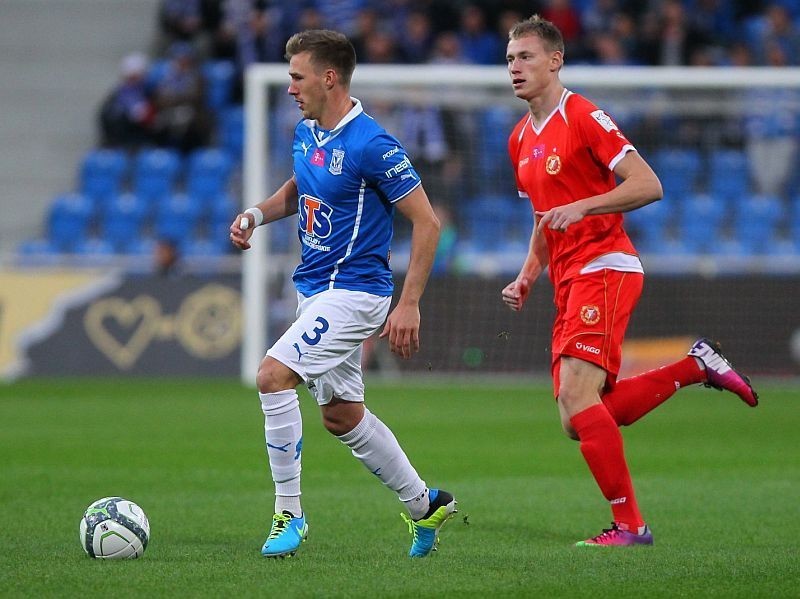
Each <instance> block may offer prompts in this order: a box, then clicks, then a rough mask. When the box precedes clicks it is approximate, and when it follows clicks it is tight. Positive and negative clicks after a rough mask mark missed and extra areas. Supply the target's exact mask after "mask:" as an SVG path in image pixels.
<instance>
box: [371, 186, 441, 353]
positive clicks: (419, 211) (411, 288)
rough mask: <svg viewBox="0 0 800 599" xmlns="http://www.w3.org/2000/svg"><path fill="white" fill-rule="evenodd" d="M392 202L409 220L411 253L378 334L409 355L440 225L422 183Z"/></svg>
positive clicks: (416, 340)
mask: <svg viewBox="0 0 800 599" xmlns="http://www.w3.org/2000/svg"><path fill="white" fill-rule="evenodd" d="M396 206H397V209H398V210H399V211H400V212H401V213H402V214H403V216H405V217H406V218H407V219H408V220H410V221H411V225H412V231H411V257H410V258H409V262H408V271H407V272H406V278H405V282H404V283H403V290H402V291H401V293H400V299H399V300H398V302H397V306H395V308H394V310H392V313H391V314H389V318H387V319H386V326H385V327H384V328H383V332H382V333H381V337H388V338H389V348H390V349H391V350H392V352H394V353H396V354H399V355H401V356H402V357H404V358H410V357H411V354H412V353H413V352H416V351H419V325H420V315H419V302H420V299H421V298H422V292H423V291H424V290H425V285H426V284H427V282H428V276H429V275H430V272H431V268H432V267H433V259H434V257H435V256H436V246H437V245H438V243H439V228H440V225H439V219H438V218H436V214H434V212H433V208H432V207H431V204H430V202H429V201H428V195H427V194H426V193H425V190H424V189H423V188H422V185H418V186H417V187H416V188H415V189H414V190H413V191H411V192H410V193H409V194H408V195H407V196H406V197H405V198H403V199H402V200H400V201H399V202H397V204H396Z"/></svg>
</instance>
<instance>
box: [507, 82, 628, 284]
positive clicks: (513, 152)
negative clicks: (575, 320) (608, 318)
mask: <svg viewBox="0 0 800 599" xmlns="http://www.w3.org/2000/svg"><path fill="white" fill-rule="evenodd" d="M635 149H636V148H634V147H633V145H632V144H631V143H630V142H629V141H628V140H627V139H626V138H625V136H624V135H623V134H622V132H621V131H620V130H619V128H618V127H617V126H616V124H614V121H612V120H611V118H610V117H609V116H608V115H607V114H606V113H605V112H603V111H602V110H600V109H598V108H597V106H595V105H594V104H592V103H591V102H590V101H589V100H587V99H586V98H584V97H582V96H580V95H578V94H575V93H573V92H571V91H569V90H566V89H565V90H564V93H563V94H562V95H561V100H560V101H559V103H558V106H557V107H556V109H555V110H554V111H553V113H552V114H551V115H550V116H549V117H548V118H547V120H546V121H545V122H544V124H543V125H542V127H541V130H539V131H537V130H536V129H535V128H534V126H533V121H532V119H531V115H530V114H528V115H526V116H525V117H524V118H522V119H521V120H520V121H519V123H517V125H516V126H515V127H514V130H513V131H512V132H511V136H510V137H509V139H508V153H509V155H510V157H511V162H512V165H513V167H514V173H515V175H516V179H517V189H518V190H519V193H520V196H522V197H528V198H529V199H530V201H531V203H532V204H533V206H534V209H535V210H538V211H541V212H544V211H546V210H549V209H551V208H554V207H556V206H563V205H565V204H569V203H571V202H575V201H577V200H582V199H584V198H588V197H591V196H595V195H599V194H602V193H606V192H608V191H610V190H611V189H613V188H614V187H615V186H616V180H615V178H614V172H613V169H614V167H615V166H616V165H617V163H618V162H619V161H620V160H622V158H623V157H624V156H625V154H627V153H628V152H629V151H632V150H635ZM544 233H545V238H546V239H547V247H548V251H549V254H550V265H549V266H550V279H551V280H552V281H553V283H554V284H557V283H559V282H564V281H567V280H569V279H572V278H573V277H574V276H575V275H577V274H579V273H580V272H581V270H582V269H583V268H584V267H586V266H587V265H588V264H589V263H591V262H592V261H593V260H596V259H597V258H600V257H601V256H608V255H609V254H611V255H612V256H609V258H611V265H610V266H609V265H608V264H607V265H606V266H607V267H608V268H614V266H613V263H614V261H615V260H614V257H613V255H614V254H619V253H621V254H628V258H629V260H628V261H627V262H628V264H630V259H632V261H633V263H634V264H638V258H637V257H636V250H635V249H634V247H633V244H632V243H631V240H630V239H629V238H628V235H627V234H626V233H625V231H624V230H623V228H622V214H619V213H613V214H593V215H589V216H586V217H584V218H583V220H581V221H580V222H578V223H575V224H572V225H570V226H569V227H568V228H567V230H566V232H563V233H562V232H559V231H553V230H551V229H545V230H544ZM623 262H626V261H625V260H623ZM619 270H635V271H638V272H641V265H639V268H633V269H630V268H626V267H623V268H620V269H619Z"/></svg>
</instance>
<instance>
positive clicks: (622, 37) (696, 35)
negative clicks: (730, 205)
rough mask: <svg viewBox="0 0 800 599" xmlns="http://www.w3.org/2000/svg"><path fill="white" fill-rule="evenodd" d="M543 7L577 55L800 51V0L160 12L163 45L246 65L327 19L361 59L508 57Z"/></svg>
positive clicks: (316, 3) (527, 1)
mask: <svg viewBox="0 0 800 599" xmlns="http://www.w3.org/2000/svg"><path fill="white" fill-rule="evenodd" d="M533 13H539V14H541V15H542V16H543V17H545V18H547V19H549V20H551V21H553V22H554V23H555V24H556V25H557V26H558V27H559V28H560V29H561V31H562V33H563V35H564V38H565V42H566V46H567V49H566V55H567V61H568V63H587V64H614V65H634V64H635V65H726V64H736V63H740V62H742V61H744V62H747V63H751V64H755V65H765V64H770V63H771V62H773V61H774V60H775V57H774V56H773V55H774V54H775V53H780V54H782V55H783V59H782V60H784V61H785V62H786V63H787V64H798V61H800V51H799V50H800V3H798V2H797V1H796V0H763V1H760V0H641V1H640V0H635V1H634V0H474V1H473V2H461V1H456V0H324V1H323V0H295V1H292V2H287V1H285V0H284V1H276V0H163V1H162V4H161V9H160V15H159V22H160V29H161V33H162V36H163V37H162V43H163V46H162V47H166V46H167V45H168V44H169V42H171V41H174V40H181V41H189V42H192V43H193V44H195V45H196V47H197V49H198V51H200V52H202V54H203V55H204V57H206V58H223V59H231V60H236V62H237V63H238V64H239V66H240V68H241V67H244V66H246V65H247V64H249V63H251V62H253V61H261V62H271V61H280V60H282V56H283V47H284V42H285V40H286V39H287V38H288V37H289V35H291V33H293V32H295V31H298V30H302V29H310V28H323V27H325V28H333V29H337V30H340V31H342V32H344V33H346V34H347V35H348V36H350V37H351V38H352V39H353V41H354V44H355V46H356V50H357V53H358V58H359V61H360V62H362V63H387V62H399V63H424V62H461V63H476V64H502V63H503V60H504V53H505V44H506V40H507V34H508V30H509V28H510V26H511V24H513V23H514V22H515V21H518V20H520V19H522V18H526V17H528V16H530V15H531V14H533Z"/></svg>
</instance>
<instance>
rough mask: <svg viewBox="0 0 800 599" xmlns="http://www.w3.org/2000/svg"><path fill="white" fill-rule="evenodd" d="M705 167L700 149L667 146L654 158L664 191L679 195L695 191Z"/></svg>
mask: <svg viewBox="0 0 800 599" xmlns="http://www.w3.org/2000/svg"><path fill="white" fill-rule="evenodd" d="M702 167H703V161H702V156H701V155H700V152H699V151H698V150H694V149H690V148H665V149H661V150H658V151H657V152H656V153H655V155H654V158H653V168H654V169H655V171H656V173H657V174H658V176H659V178H660V179H661V184H662V185H663V187H664V193H666V194H669V195H671V196H673V197H679V196H682V195H685V194H689V193H692V192H694V191H695V188H696V187H697V183H698V178H699V175H700V172H701V170H702Z"/></svg>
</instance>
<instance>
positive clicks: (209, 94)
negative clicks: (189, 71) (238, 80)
mask: <svg viewBox="0 0 800 599" xmlns="http://www.w3.org/2000/svg"><path fill="white" fill-rule="evenodd" d="M202 70H203V75H204V76H205V79H206V104H207V105H208V107H209V108H211V109H212V110H213V111H214V112H217V113H218V112H219V111H221V110H222V109H223V108H226V107H227V106H228V105H229V104H230V103H231V97H232V96H233V82H234V78H235V77H236V68H235V67H234V65H233V62H231V61H229V60H212V61H208V62H206V63H204V64H203V67H202Z"/></svg>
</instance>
